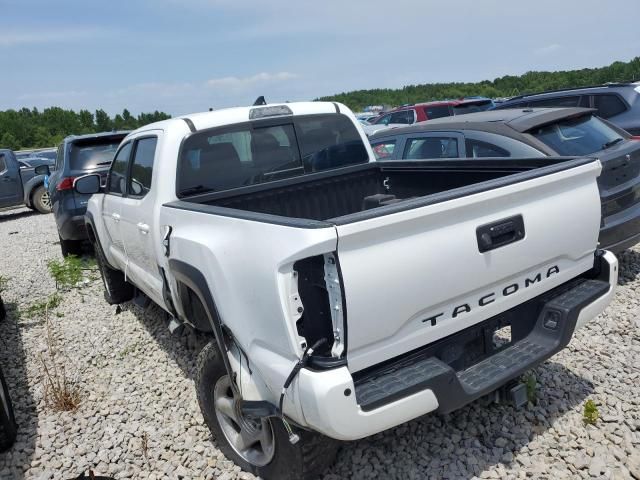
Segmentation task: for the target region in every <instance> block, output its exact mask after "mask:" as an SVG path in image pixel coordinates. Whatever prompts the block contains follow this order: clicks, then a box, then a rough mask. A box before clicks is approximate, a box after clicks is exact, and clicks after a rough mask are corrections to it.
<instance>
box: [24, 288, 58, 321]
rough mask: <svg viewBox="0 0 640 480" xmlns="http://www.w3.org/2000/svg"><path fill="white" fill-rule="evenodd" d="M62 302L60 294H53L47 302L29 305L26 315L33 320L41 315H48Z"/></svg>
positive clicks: (25, 311)
mask: <svg viewBox="0 0 640 480" xmlns="http://www.w3.org/2000/svg"><path fill="white" fill-rule="evenodd" d="M60 302H62V296H61V295H60V294H59V293H57V292H56V293H52V294H51V295H49V296H48V297H47V298H46V299H45V300H43V301H41V302H37V303H34V304H32V305H29V307H27V309H26V310H24V312H23V313H24V314H25V315H26V316H27V317H28V318H33V317H36V316H40V315H45V316H46V315H47V313H48V312H49V310H53V309H54V308H56V307H57V306H58V305H60Z"/></svg>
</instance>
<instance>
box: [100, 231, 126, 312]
mask: <svg viewBox="0 0 640 480" xmlns="http://www.w3.org/2000/svg"><path fill="white" fill-rule="evenodd" d="M93 249H94V250H95V253H96V263H97V265H98V270H100V276H101V277H102V283H103V285H104V299H105V300H106V301H107V303H108V304H110V305H117V304H120V303H124V302H128V301H129V300H131V299H132V298H133V295H134V293H135V290H134V288H133V285H131V284H130V283H129V282H127V281H126V280H125V278H124V274H123V273H122V272H121V271H120V270H114V269H113V268H111V267H110V266H109V265H108V264H107V260H106V259H105V257H104V253H103V252H102V248H101V247H100V245H99V244H98V243H95V244H94V245H93Z"/></svg>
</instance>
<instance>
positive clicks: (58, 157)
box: [55, 143, 64, 170]
mask: <svg viewBox="0 0 640 480" xmlns="http://www.w3.org/2000/svg"><path fill="white" fill-rule="evenodd" d="M63 156H64V143H61V144H60V146H58V153H57V155H56V167H55V169H56V170H60V168H62V158H63Z"/></svg>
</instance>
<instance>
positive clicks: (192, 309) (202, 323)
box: [178, 282, 218, 333]
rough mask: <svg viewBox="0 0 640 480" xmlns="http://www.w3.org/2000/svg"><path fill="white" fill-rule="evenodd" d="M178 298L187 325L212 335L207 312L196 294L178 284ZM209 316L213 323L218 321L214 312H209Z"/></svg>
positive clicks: (182, 284) (180, 283)
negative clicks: (189, 324) (187, 322)
mask: <svg viewBox="0 0 640 480" xmlns="http://www.w3.org/2000/svg"><path fill="white" fill-rule="evenodd" d="M178 296H179V298H180V304H181V306H182V311H183V312H184V314H185V316H186V317H187V320H188V321H189V323H191V324H193V326H194V327H195V328H196V329H197V330H199V331H201V332H207V333H213V327H212V325H211V322H210V321H209V316H208V315H207V310H206V308H205V306H204V305H203V304H202V302H201V301H200V297H198V295H197V294H196V292H194V291H193V290H192V289H191V288H190V287H188V286H187V285H185V284H184V283H182V282H178ZM211 316H212V317H214V321H218V319H217V316H216V313H215V312H211Z"/></svg>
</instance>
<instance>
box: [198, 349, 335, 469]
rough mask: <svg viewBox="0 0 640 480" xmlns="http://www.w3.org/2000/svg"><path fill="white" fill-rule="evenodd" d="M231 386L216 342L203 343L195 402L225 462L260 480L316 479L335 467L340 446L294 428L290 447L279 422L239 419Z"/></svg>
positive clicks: (285, 433)
mask: <svg viewBox="0 0 640 480" xmlns="http://www.w3.org/2000/svg"><path fill="white" fill-rule="evenodd" d="M231 381H232V380H231V379H230V377H229V375H228V374H227V372H226V370H225V366H224V363H223V361H222V359H221V358H220V354H219V351H218V347H217V345H216V343H214V342H211V343H209V344H207V346H205V347H204V348H203V349H202V351H201V352H200V355H199V356H198V364H197V371H196V389H197V396H198V403H199V404H200V409H201V411H202V415H203V417H204V420H205V423H206V424H207V426H208V427H209V430H210V431H211V434H212V435H213V437H214V439H215V441H216V443H217V447H218V448H219V449H220V451H222V453H224V455H225V456H226V457H227V458H229V459H230V460H232V461H233V462H235V464H236V465H238V466H240V468H242V469H243V470H245V471H247V472H250V473H252V474H254V475H256V476H259V477H260V478H263V479H264V480H271V479H278V480H305V479H315V478H317V477H318V476H319V475H321V474H322V473H323V472H324V471H325V470H326V469H327V468H328V467H329V466H330V465H331V464H332V463H333V462H334V460H335V457H336V454H337V452H338V446H339V443H338V442H336V441H335V440H333V439H330V438H327V437H325V436H323V435H320V434H318V433H314V432H309V431H306V430H300V429H296V433H297V435H298V436H299V437H300V440H299V441H298V442H297V443H295V444H291V442H289V436H288V434H287V431H286V430H285V428H284V425H283V424H282V421H281V420H280V419H279V418H275V417H271V418H261V419H249V418H247V417H245V416H243V415H242V412H241V411H240V406H239V399H238V398H236V397H235V395H234V390H233V389H232V388H231Z"/></svg>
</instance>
